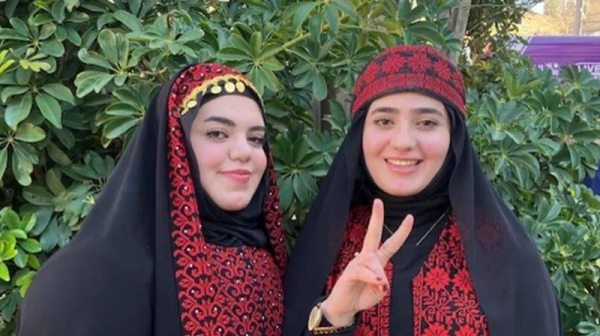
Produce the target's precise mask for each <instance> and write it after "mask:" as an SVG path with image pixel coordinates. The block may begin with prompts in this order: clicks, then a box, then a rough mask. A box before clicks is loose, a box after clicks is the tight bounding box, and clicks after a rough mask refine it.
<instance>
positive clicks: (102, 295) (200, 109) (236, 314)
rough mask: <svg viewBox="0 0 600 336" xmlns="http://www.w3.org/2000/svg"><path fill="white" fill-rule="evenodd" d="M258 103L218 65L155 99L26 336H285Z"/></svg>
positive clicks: (281, 255)
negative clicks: (283, 334)
mask: <svg viewBox="0 0 600 336" xmlns="http://www.w3.org/2000/svg"><path fill="white" fill-rule="evenodd" d="M264 118H265V114H264V109H263V104H262V101H261V99H260V98H259V95H258V93H257V92H256V90H255V89H254V87H253V85H252V84H251V83H250V82H249V81H248V79H247V78H246V77H244V76H243V75H241V74H239V73H237V72H236V71H234V70H232V69H229V68H226V67H224V66H222V65H218V64H199V65H195V66H191V67H188V68H186V69H184V70H183V71H181V72H180V73H179V74H178V75H177V76H176V77H174V78H173V79H172V80H171V81H170V82H169V83H168V84H165V85H164V86H163V87H162V89H161V90H160V92H159V93H158V95H157V96H156V97H155V98H154V100H153V101H152V103H151V104H150V107H149V109H148V111H147V113H146V116H145V118H144V121H143V123H142V125H141V126H140V127H139V129H138V131H137V134H136V136H135V138H134V140H133V141H132V142H131V143H130V145H129V147H128V149H127V151H126V154H125V155H124V156H123V158H122V159H121V161H120V162H119V164H118V166H117V168H116V170H115V171H114V173H113V174H112V177H111V178H110V180H109V182H108V184H107V185H106V187H105V189H104V190H103V192H102V195H101V196H100V197H99V199H98V201H97V202H96V205H95V206H94V209H93V211H92V213H91V214H90V215H89V216H88V218H87V219H86V221H85V223H84V224H83V226H82V229H81V231H80V232H79V233H78V234H77V236H76V237H75V239H74V240H73V241H72V242H71V243H69V244H68V245H67V246H66V247H65V248H63V249H61V250H60V251H58V252H57V253H56V254H55V255H54V256H53V257H52V258H51V259H50V260H48V262H47V263H46V264H45V265H44V266H43V267H42V269H41V270H40V272H39V274H37V276H36V278H35V280H34V282H33V283H32V285H31V287H30V288H29V290H28V292H27V295H26V296H25V300H24V302H23V304H22V307H21V310H20V321H19V324H18V328H19V329H18V335H20V336H33V335H36V336H38V335H48V336H65V335H67V336H68V335H98V336H100V335H103V336H104V335H127V336H130V335H169V336H171V335H279V334H281V323H282V319H283V296H282V290H283V289H282V275H283V270H284V267H285V265H286V254H285V244H284V232H283V227H282V223H281V213H280V210H279V203H278V199H277V197H278V190H277V187H276V185H275V176H274V170H273V165H272V160H271V157H270V154H269V148H268V145H267V131H266V127H265V119H264Z"/></svg>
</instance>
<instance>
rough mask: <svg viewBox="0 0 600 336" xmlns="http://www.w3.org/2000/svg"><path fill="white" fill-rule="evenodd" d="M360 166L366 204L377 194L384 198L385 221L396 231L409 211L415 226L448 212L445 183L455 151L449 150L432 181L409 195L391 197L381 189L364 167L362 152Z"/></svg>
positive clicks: (433, 220) (446, 182)
mask: <svg viewBox="0 0 600 336" xmlns="http://www.w3.org/2000/svg"><path fill="white" fill-rule="evenodd" d="M360 161H361V162H360V167H361V173H362V176H363V178H361V179H360V181H361V187H362V188H361V192H362V194H363V195H364V196H363V198H364V202H365V204H373V201H374V200H375V199H376V198H379V199H380V200H382V201H383V204H384V205H385V208H384V223H385V226H386V227H387V228H388V229H391V230H392V231H396V229H398V227H399V226H400V224H401V223H402V221H403V220H404V218H406V216H407V215H409V214H411V215H413V216H414V219H415V221H414V226H415V227H419V226H423V225H425V226H429V224H432V223H434V222H435V221H437V219H438V218H440V216H442V215H443V214H444V213H447V212H448V210H449V208H450V198H449V197H448V183H449V182H450V176H451V174H452V169H453V168H454V154H453V153H452V152H451V151H449V152H448V155H446V159H445V160H444V163H443V164H442V167H441V168H440V170H439V171H438V172H437V174H436V175H435V176H434V177H433V179H432V180H431V182H430V183H429V184H428V185H427V187H425V189H423V191H421V192H420V193H418V194H417V195H414V196H410V197H394V196H392V195H389V194H387V193H386V192H385V191H383V190H381V189H380V188H379V187H378V186H377V184H375V181H373V178H372V177H371V175H370V174H369V172H368V170H367V169H366V165H365V162H364V156H361V158H360Z"/></svg>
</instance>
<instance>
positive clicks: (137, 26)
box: [113, 10, 144, 32]
mask: <svg viewBox="0 0 600 336" xmlns="http://www.w3.org/2000/svg"><path fill="white" fill-rule="evenodd" d="M113 16H114V17H115V19H117V20H118V21H120V22H121V23H123V24H124V25H125V26H127V28H129V29H131V31H133V32H141V31H143V30H144V26H142V24H141V23H140V20H139V19H138V18H137V17H135V16H134V15H132V14H131V13H128V12H126V11H124V10H118V11H116V12H115V13H114V14H113Z"/></svg>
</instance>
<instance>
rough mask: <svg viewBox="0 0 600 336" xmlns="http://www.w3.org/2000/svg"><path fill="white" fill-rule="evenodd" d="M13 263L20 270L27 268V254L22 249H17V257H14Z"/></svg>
mask: <svg viewBox="0 0 600 336" xmlns="http://www.w3.org/2000/svg"><path fill="white" fill-rule="evenodd" d="M13 261H14V262H15V265H17V267H19V268H23V267H25V266H27V253H25V251H23V250H22V249H20V248H17V255H16V256H15V257H14V259H13Z"/></svg>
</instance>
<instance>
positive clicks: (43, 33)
mask: <svg viewBox="0 0 600 336" xmlns="http://www.w3.org/2000/svg"><path fill="white" fill-rule="evenodd" d="M55 31H56V26H55V25H54V24H53V23H46V24H44V25H42V29H40V37H39V39H40V40H45V39H47V38H49V37H50V36H52V34H54V32H55Z"/></svg>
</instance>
